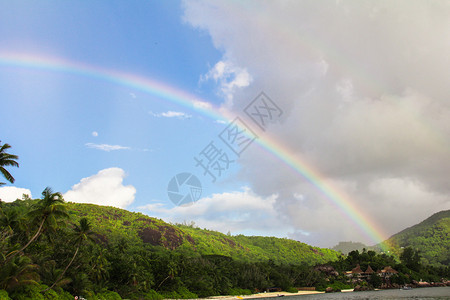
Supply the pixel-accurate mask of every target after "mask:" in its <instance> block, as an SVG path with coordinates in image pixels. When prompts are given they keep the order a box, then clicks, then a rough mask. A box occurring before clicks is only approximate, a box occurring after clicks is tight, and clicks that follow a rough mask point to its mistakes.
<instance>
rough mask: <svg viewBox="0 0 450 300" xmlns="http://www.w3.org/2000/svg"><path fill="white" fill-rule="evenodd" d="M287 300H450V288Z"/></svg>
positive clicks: (309, 296)
mask: <svg viewBox="0 0 450 300" xmlns="http://www.w3.org/2000/svg"><path fill="white" fill-rule="evenodd" d="M283 298H284V299H285V300H294V299H298V300H300V299H320V300H321V299H351V300H362V299H391V300H394V299H416V300H421V299H426V300H432V299H440V300H441V299H450V287H433V288H417V289H412V290H380V291H368V292H347V293H326V294H313V295H298V296H289V297H283Z"/></svg>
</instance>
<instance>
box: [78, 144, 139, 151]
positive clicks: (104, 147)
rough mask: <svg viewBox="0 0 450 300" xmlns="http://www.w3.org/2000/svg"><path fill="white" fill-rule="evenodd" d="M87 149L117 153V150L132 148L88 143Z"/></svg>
mask: <svg viewBox="0 0 450 300" xmlns="http://www.w3.org/2000/svg"><path fill="white" fill-rule="evenodd" d="M85 145H86V147H88V148H92V149H97V150H102V151H106V152H110V151H115V150H131V148H130V147H126V146H120V145H108V144H94V143H86V144H85Z"/></svg>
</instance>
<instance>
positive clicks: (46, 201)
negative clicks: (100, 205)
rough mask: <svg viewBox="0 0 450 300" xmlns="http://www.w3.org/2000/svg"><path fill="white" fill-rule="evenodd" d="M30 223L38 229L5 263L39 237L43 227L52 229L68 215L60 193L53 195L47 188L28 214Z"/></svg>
mask: <svg viewBox="0 0 450 300" xmlns="http://www.w3.org/2000/svg"><path fill="white" fill-rule="evenodd" d="M28 216H29V217H30V218H31V220H32V223H35V224H39V228H38V230H37V231H36V233H35V234H34V235H33V237H32V238H31V239H30V240H29V241H28V243H26V244H25V246H23V247H22V248H21V249H20V250H18V251H14V252H11V253H10V254H9V255H8V258H7V261H10V260H11V259H12V258H13V257H15V256H16V255H17V254H19V253H22V252H23V251H24V250H25V249H26V248H27V247H28V246H29V245H30V244H31V243H32V242H33V241H34V240H36V239H37V238H38V237H39V235H41V233H42V231H43V228H44V225H46V227H47V228H54V227H56V226H57V225H59V224H60V219H63V218H64V219H66V218H68V217H69V215H68V214H67V213H66V207H65V206H64V199H63V197H62V195H61V193H54V192H53V191H52V189H51V188H49V187H47V188H45V190H44V191H43V192H42V199H41V200H40V201H39V202H38V203H37V205H36V206H35V208H34V209H33V210H31V211H30V212H29V213H28Z"/></svg>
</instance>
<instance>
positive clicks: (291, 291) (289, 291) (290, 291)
mask: <svg viewBox="0 0 450 300" xmlns="http://www.w3.org/2000/svg"><path fill="white" fill-rule="evenodd" d="M286 292H288V293H298V290H297V289H296V288H293V287H289V288H287V289H286Z"/></svg>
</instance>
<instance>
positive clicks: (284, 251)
mask: <svg viewBox="0 0 450 300" xmlns="http://www.w3.org/2000/svg"><path fill="white" fill-rule="evenodd" d="M67 208H68V211H69V214H70V215H71V219H72V221H73V222H74V223H77V222H78V221H79V220H80V219H81V218H82V217H85V218H87V219H88V220H89V221H90V222H91V224H92V226H93V228H95V230H96V232H97V233H98V238H99V239H100V240H102V241H103V242H105V243H108V241H114V242H117V241H119V240H121V239H124V240H126V241H127V243H128V244H134V245H140V244H142V243H144V244H147V245H152V246H153V247H155V248H158V249H160V250H164V249H166V250H174V251H180V252H184V253H191V254H200V255H223V256H229V257H232V258H233V259H236V260H240V261H247V262H257V261H268V260H272V261H274V262H275V263H286V264H307V265H315V264H319V263H326V262H328V261H331V260H336V259H337V258H338V257H339V256H340V255H341V254H340V253H338V252H336V251H333V250H330V249H325V248H318V247H312V246H309V245H307V244H304V243H301V242H298V241H294V240H290V239H285V238H275V237H261V236H243V235H237V236H229V235H226V234H223V233H220V232H217V231H212V230H207V229H200V228H196V227H194V226H192V225H181V224H178V225H173V224H169V223H166V222H164V221H163V220H160V219H156V218H151V217H148V216H146V215H144V214H141V213H135V212H129V211H127V210H123V209H118V208H113V207H106V206H98V205H94V204H80V203H67Z"/></svg>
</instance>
